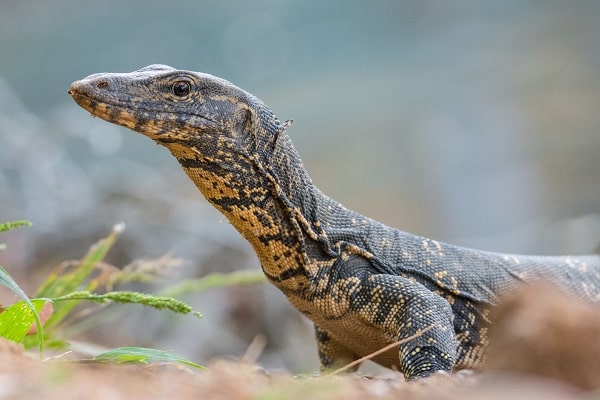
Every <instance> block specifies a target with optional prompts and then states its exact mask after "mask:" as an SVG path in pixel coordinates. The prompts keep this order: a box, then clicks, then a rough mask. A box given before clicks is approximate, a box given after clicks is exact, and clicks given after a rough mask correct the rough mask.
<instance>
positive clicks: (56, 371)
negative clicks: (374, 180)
mask: <svg viewBox="0 0 600 400" xmlns="http://www.w3.org/2000/svg"><path fill="white" fill-rule="evenodd" d="M492 333H493V338H496V339H495V340H494V341H493V342H492V345H491V347H490V357H489V362H488V367H487V368H486V369H485V370H484V371H482V372H469V371H459V372H457V373H454V374H452V375H450V374H439V375H435V376H433V377H430V378H427V379H423V380H420V381H417V382H409V383H407V382H405V381H404V379H403V378H402V376H401V375H400V374H399V373H397V372H394V371H389V372H387V373H384V374H381V375H377V376H364V375H361V374H360V373H358V374H351V375H341V376H329V377H294V376H292V375H290V374H288V373H285V372H277V371H264V370H263V369H261V368H260V367H259V366H257V365H253V364H247V363H243V362H236V361H224V360H214V361H212V362H209V363H208V369H207V370H204V371H196V370H191V369H189V368H187V367H179V366H174V365H165V364H161V365H98V364H90V363H74V362H69V361H62V360H60V359H53V360H45V361H42V360H39V358H37V357H36V356H35V355H31V354H28V353H24V352H23V351H22V348H21V346H20V345H17V344H15V343H12V342H8V341H0V399H46V400H50V399H61V400H69V399H96V398H98V399H137V398H139V399H167V398H169V399H179V400H184V399H188V398H189V399H198V398H201V399H202V398H206V399H317V400H318V399H344V400H353V399H441V400H445V399H490V400H493V399H532V400H536V399H544V400H555V399H556V400H562V399H593V398H599V399H600V340H599V338H600V321H599V318H598V313H597V309H596V308H592V307H590V306H588V305H586V304H581V303H579V302H577V301H573V300H572V299H568V298H564V297H562V296H560V295H559V294H558V293H556V292H555V291H552V290H547V289H537V290H534V289H533V288H527V290H523V291H521V292H520V293H517V294H516V295H515V296H513V297H512V298H511V299H509V300H507V301H506V302H505V303H504V305H502V306H501V307H500V308H499V310H498V313H497V323H496V324H495V326H494V330H493V332H492Z"/></svg>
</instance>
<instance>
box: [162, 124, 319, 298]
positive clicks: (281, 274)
mask: <svg viewBox="0 0 600 400" xmlns="http://www.w3.org/2000/svg"><path fill="white" fill-rule="evenodd" d="M167 147H168V148H169V150H170V151H171V153H172V154H173V155H174V156H175V157H176V158H177V159H178V160H179V161H180V164H181V165H182V167H183V170H184V171H185V173H186V174H187V175H188V176H189V177H190V178H191V179H192V181H193V182H194V183H195V185H196V186H197V187H198V189H199V190H200V191H201V192H202V194H203V195H204V197H205V198H206V199H207V200H208V201H209V202H210V203H211V204H212V205H213V206H214V207H216V208H217V209H218V210H219V211H221V212H222V213H223V214H224V215H225V217H226V218H227V219H228V220H229V221H230V222H231V224H232V225H233V226H234V227H235V228H236V229H237V230H238V231H239V232H240V233H241V234H242V236H243V237H244V238H245V239H246V240H248V241H249V242H250V244H251V245H252V247H253V248H254V250H255V252H256V254H257V255H258V258H259V261H260V263H261V266H262V269H263V271H264V272H265V275H266V276H267V277H268V278H269V279H270V280H271V281H272V282H273V283H274V284H275V285H276V286H278V287H279V288H280V289H281V290H283V291H284V292H285V293H288V294H291V293H300V292H302V291H303V290H304V289H305V288H308V287H310V281H311V277H313V276H314V275H315V274H316V273H317V270H318V268H319V265H321V263H323V262H327V260H331V254H327V253H328V252H327V251H323V250H322V247H323V246H321V245H319V241H322V240H323V238H324V233H323V231H322V230H321V229H320V226H319V225H320V223H319V216H318V211H317V208H318V207H317V205H318V204H320V203H319V198H321V197H324V198H326V196H325V195H323V194H322V193H321V192H320V191H319V190H318V189H317V188H316V187H315V186H314V184H313V183H312V181H311V179H310V178H309V176H308V174H307V172H306V170H305V169H304V167H303V165H302V162H301V160H300V157H299V155H298V153H297V152H296V150H295V148H294V147H293V145H292V143H291V140H290V139H289V137H288V136H287V135H285V134H284V133H283V132H281V133H279V134H277V135H276V136H275V137H274V140H272V141H271V143H270V144H268V145H265V146H264V148H261V149H256V150H255V151H253V152H252V153H250V154H251V155H247V154H241V153H236V154H235V155H234V156H229V157H226V158H225V159H224V158H219V159H212V158H208V157H204V156H200V157H199V154H198V151H197V150H195V148H194V147H193V146H190V144H187V143H180V144H178V143H170V144H169V145H167ZM191 160H193V162H192V161H191ZM327 199H328V198H327ZM321 203H322V202H321Z"/></svg>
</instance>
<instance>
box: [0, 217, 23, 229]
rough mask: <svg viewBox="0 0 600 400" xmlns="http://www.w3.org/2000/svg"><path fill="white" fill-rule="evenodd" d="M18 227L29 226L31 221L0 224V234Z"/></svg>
mask: <svg viewBox="0 0 600 400" xmlns="http://www.w3.org/2000/svg"><path fill="white" fill-rule="evenodd" d="M20 226H31V221H27V220H24V219H22V220H19V221H11V222H4V223H0V232H6V231H10V230H11V229H14V228H18V227H20Z"/></svg>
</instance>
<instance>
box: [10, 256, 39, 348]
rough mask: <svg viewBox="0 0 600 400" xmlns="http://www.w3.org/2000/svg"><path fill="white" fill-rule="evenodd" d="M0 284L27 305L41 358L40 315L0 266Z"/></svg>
mask: <svg viewBox="0 0 600 400" xmlns="http://www.w3.org/2000/svg"><path fill="white" fill-rule="evenodd" d="M0 284H2V285H4V286H6V287H7V288H9V289H10V290H12V291H13V292H14V293H15V294H16V295H17V296H18V297H19V298H20V299H21V300H23V302H24V303H25V304H26V305H27V307H28V308H29V310H30V311H31V313H32V314H33V322H35V325H36V326H37V337H38V341H39V349H40V356H41V355H42V353H43V352H44V331H43V328H42V322H41V321H40V315H39V313H38V310H37V308H36V306H34V305H33V303H32V302H31V300H29V297H27V295H26V294H25V292H24V291H23V289H21V288H20V287H19V285H17V282H15V280H14V279H13V278H12V276H10V274H9V273H8V272H6V270H5V269H4V268H2V267H1V266H0ZM44 302H45V300H44ZM29 326H31V323H30V324H29Z"/></svg>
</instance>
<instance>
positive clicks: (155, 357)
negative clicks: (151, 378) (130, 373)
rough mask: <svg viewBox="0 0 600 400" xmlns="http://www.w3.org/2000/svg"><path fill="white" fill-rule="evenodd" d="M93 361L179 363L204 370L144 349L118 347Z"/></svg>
mask: <svg viewBox="0 0 600 400" xmlns="http://www.w3.org/2000/svg"><path fill="white" fill-rule="evenodd" d="M94 360H95V361H99V362H108V363H117V364H123V363H136V364H149V363H154V362H169V363H179V364H183V365H187V366H190V367H194V368H198V369H205V367H203V366H202V365H199V364H196V363H194V362H192V361H189V360H186V359H185V358H182V357H180V356H178V355H177V354H173V353H170V352H168V351H162V350H156V349H149V348H146V347H119V348H116V349H113V350H109V351H106V352H104V353H101V354H98V355H97V356H96V357H94Z"/></svg>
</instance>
